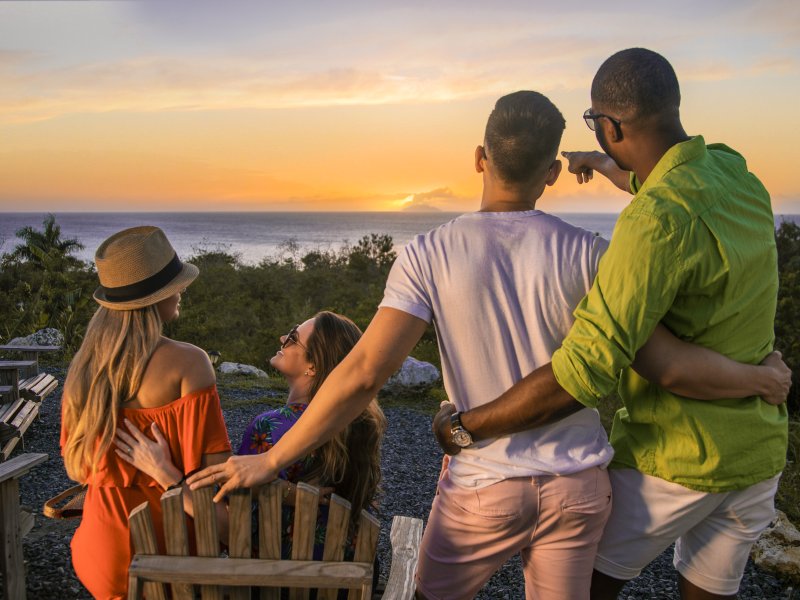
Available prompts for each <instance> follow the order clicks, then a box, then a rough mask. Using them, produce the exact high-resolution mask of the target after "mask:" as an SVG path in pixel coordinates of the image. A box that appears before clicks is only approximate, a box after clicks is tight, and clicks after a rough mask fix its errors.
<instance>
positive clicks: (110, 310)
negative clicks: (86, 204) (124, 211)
mask: <svg viewBox="0 0 800 600" xmlns="http://www.w3.org/2000/svg"><path fill="white" fill-rule="evenodd" d="M95 264H96V266H97V274H98V276H99V279H100V287H98V288H97V290H96V291H95V293H94V299H95V300H96V301H97V302H98V304H100V307H99V308H98V309H97V312H95V314H94V316H93V317H92V320H91V321H90V323H89V326H88V327H87V330H86V336H85V337H84V340H83V343H82V344H81V347H80V349H79V350H78V352H77V353H76V354H75V357H74V358H73V360H72V363H71V364H70V368H69V372H68V373H67V378H66V382H65V384H64V395H63V400H62V411H63V418H62V430H61V446H62V454H63V455H64V465H65V467H66V469H67V474H68V475H69V476H70V478H72V479H74V480H75V481H78V482H82V483H88V489H87V493H86V499H85V502H84V510H83V519H82V520H81V524H80V526H79V527H78V529H77V530H76V532H75V536H74V537H73V540H72V560H73V565H74V567H75V572H76V573H77V575H78V577H79V578H80V580H81V582H82V583H83V584H84V585H85V586H86V588H87V589H88V590H89V591H90V592H91V593H92V595H93V596H94V597H95V598H124V597H125V596H126V594H127V569H128V564H129V563H130V558H131V543H130V532H129V530H128V514H129V512H130V511H131V510H132V509H133V508H135V507H136V506H138V505H139V504H141V503H142V502H144V501H148V502H149V503H150V508H151V511H152V513H153V517H154V520H155V521H156V531H157V532H158V531H160V530H161V524H160V521H161V509H160V504H159V498H160V496H161V494H162V493H163V491H164V488H163V487H162V486H160V485H159V484H158V483H157V482H156V481H155V480H153V479H152V478H150V477H148V476H147V475H144V474H143V473H141V472H138V471H137V470H136V469H135V468H134V467H132V466H131V465H129V464H127V463H126V462H125V461H123V460H120V459H119V457H118V456H117V455H116V454H115V452H114V446H113V444H112V441H113V439H114V435H115V433H116V431H117V428H118V427H119V425H120V424H121V423H122V419H123V418H124V419H127V420H128V421H130V422H132V423H133V424H135V425H136V426H138V427H139V428H140V429H146V428H147V427H149V426H151V425H152V424H153V423H156V424H157V425H158V428H159V429H160V431H161V432H162V433H163V434H164V436H165V438H166V440H167V441H168V443H169V446H170V448H171V453H172V457H173V461H174V462H175V464H176V466H177V467H178V468H179V469H180V471H181V473H182V475H181V477H177V478H176V479H175V481H174V482H170V483H169V484H168V485H167V486H166V487H168V488H172V487H175V486H180V485H183V483H184V480H185V474H186V473H190V472H192V471H194V470H196V469H199V468H200V467H203V466H206V465H210V464H214V463H216V462H221V461H223V460H225V459H226V458H227V457H228V456H229V455H230V449H231V447H230V442H229V441H228V435H227V432H226V429H225V423H224V421H223V418H222V411H221V408H220V403H219V396H218V394H217V390H216V385H215V376H214V369H213V367H212V366H211V364H210V362H209V360H208V357H207V355H206V353H205V352H204V351H203V350H201V349H200V348H197V347H195V346H192V345H191V344H186V343H183V342H177V341H174V340H171V339H169V338H167V337H165V336H164V335H162V326H163V324H164V323H167V322H169V321H172V320H174V319H176V318H177V317H178V314H179V311H180V299H181V292H182V291H183V290H184V289H185V288H186V286H188V285H189V284H190V283H191V282H192V281H194V279H195V278H196V277H197V274H198V269H197V267H195V266H194V265H191V264H187V263H182V262H181V261H180V259H179V258H178V256H177V254H176V253H175V250H174V249H173V248H172V246H171V245H170V243H169V241H168V240H167V237H166V235H164V232H163V231H161V230H160V229H158V228H157V227H147V226H146V227H134V228H132V229H126V230H124V231H120V232H119V233H116V234H114V235H113V236H111V237H110V238H108V239H107V240H106V241H105V242H103V243H102V244H101V245H100V247H99V248H98V249H97V252H96V254H95ZM124 450H125V449H124V448H123V451H124ZM160 543H161V544H162V545H163V540H160Z"/></svg>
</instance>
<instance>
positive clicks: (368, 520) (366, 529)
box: [347, 510, 381, 600]
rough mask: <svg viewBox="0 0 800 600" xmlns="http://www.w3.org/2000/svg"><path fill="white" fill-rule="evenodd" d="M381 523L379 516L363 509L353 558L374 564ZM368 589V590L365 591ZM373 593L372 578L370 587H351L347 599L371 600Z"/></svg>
mask: <svg viewBox="0 0 800 600" xmlns="http://www.w3.org/2000/svg"><path fill="white" fill-rule="evenodd" d="M380 530H381V524H380V522H379V521H378V519H377V518H375V517H374V516H373V515H371V514H369V513H368V512H367V511H365V510H362V511H361V518H360V519H359V521H358V534H357V536H356V551H355V555H354V557H353V560H354V561H356V562H368V563H369V564H373V562H374V560H375V553H376V552H377V551H378V534H379V533H380ZM365 590H366V591H365ZM371 593H372V580H371V579H370V584H369V586H368V587H366V588H363V589H361V590H355V589H351V590H350V593H349V594H348V595H347V600H359V599H361V600H369V598H370V595H371Z"/></svg>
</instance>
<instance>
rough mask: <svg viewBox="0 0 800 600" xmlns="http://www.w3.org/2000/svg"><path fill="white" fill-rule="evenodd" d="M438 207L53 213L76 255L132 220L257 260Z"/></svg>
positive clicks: (8, 226)
mask: <svg viewBox="0 0 800 600" xmlns="http://www.w3.org/2000/svg"><path fill="white" fill-rule="evenodd" d="M556 214H557V215H558V216H559V217H561V218H562V219H564V220H565V221H567V222H569V223H572V224H574V225H577V226H578V227H583V228H584V229H587V230H589V231H591V232H595V233H599V234H600V235H602V236H603V237H605V238H610V237H611V235H612V233H613V230H614V224H615V223H616V221H617V217H618V215H616V214H612V213H569V214H559V213H556ZM458 215H459V213H444V212H425V213H422V212H420V213H410V212H396V213H387V212H350V213H341V212H340V213H333V212H327V213H308V212H302V213H301V212H297V213H291V212H260V213H259V212H236V213H223V212H197V213H185V212H183V213H121V212H107V213H99V212H95V213H77V212H72V213H55V217H56V221H57V222H58V224H59V225H60V226H61V232H62V236H63V237H65V238H77V239H78V240H79V241H80V242H81V243H83V244H84V246H85V249H84V250H83V251H81V252H79V253H77V256H78V257H79V258H81V259H82V260H91V259H92V257H93V255H94V251H95V249H96V248H97V247H98V246H99V245H100V243H101V242H102V241H103V240H104V239H106V238H107V237H108V236H110V235H111V234H113V233H115V232H117V231H120V230H121V229H125V228H127V227H134V226H137V225H156V226H158V227H161V228H162V229H163V230H164V231H165V232H166V233H167V236H168V237H169V239H170V241H171V242H172V244H173V246H174V247H175V250H176V251H177V252H178V254H179V256H181V257H183V258H187V257H190V256H192V255H193V254H196V253H197V252H198V251H200V250H222V251H225V252H230V253H236V254H238V255H239V256H240V257H241V260H242V261H244V262H246V263H249V264H256V263H258V262H259V261H261V260H262V259H264V258H265V257H270V256H278V255H280V254H281V253H282V252H286V251H288V249H289V247H290V246H294V247H296V248H297V249H298V250H299V251H300V252H301V253H302V252H303V251H306V250H316V249H323V250H338V249H340V248H341V247H342V246H344V245H345V244H347V243H350V244H355V243H356V242H358V240H359V239H361V238H362V237H363V236H365V235H369V234H371V233H378V234H388V235H391V236H392V238H393V240H394V243H395V248H396V249H399V248H400V247H402V246H403V245H404V244H406V243H407V242H408V241H409V240H411V239H412V238H413V237H414V236H415V235H417V234H420V233H425V232H426V231H429V230H430V229H433V228H434V227H437V226H439V225H441V224H442V223H446V222H447V221H450V220H451V219H454V218H455V217H457V216H458ZM45 217H46V214H45V213H9V212H6V213H0V253H2V252H10V251H11V250H12V249H13V248H14V246H15V245H16V244H17V243H18V241H19V240H18V239H17V238H16V236H15V235H14V234H15V232H16V231H17V230H18V229H19V228H21V227H24V226H26V225H30V226H33V227H36V228H38V229H40V228H41V227H42V221H43V220H44V218H45ZM783 219H788V220H792V221H794V222H797V223H800V215H776V219H775V220H776V223H780V221H781V220H783Z"/></svg>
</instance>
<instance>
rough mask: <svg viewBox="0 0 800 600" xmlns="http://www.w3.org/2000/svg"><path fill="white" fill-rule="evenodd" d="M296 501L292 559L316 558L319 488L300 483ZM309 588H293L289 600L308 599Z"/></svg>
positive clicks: (297, 487)
mask: <svg viewBox="0 0 800 600" xmlns="http://www.w3.org/2000/svg"><path fill="white" fill-rule="evenodd" d="M296 489H297V492H296V496H295V501H294V526H293V528H292V560H311V559H312V558H314V538H315V537H316V533H317V512H318V511H319V490H318V489H317V488H315V487H313V486H310V485H308V484H307V483H298V484H297V486H296ZM308 597H309V590H308V589H305V588H292V589H291V590H289V600H308Z"/></svg>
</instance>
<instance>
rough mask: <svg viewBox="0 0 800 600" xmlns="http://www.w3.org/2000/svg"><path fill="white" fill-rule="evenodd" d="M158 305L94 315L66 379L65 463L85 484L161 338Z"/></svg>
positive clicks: (113, 433) (102, 312) (99, 310)
mask: <svg viewBox="0 0 800 600" xmlns="http://www.w3.org/2000/svg"><path fill="white" fill-rule="evenodd" d="M161 329H162V322H161V317H160V316H159V314H158V310H157V308H156V306H155V305H152V306H147V307H144V308H140V309H136V310H124V311H122V310H109V309H107V308H104V307H100V308H98V309H97V311H96V312H95V313H94V316H93V317H92V320H91V321H90V322H89V326H88V327H87V328H86V335H85V337H84V338H83V343H82V344H81V347H80V348H79V349H78V352H77V353H76V354H75V357H74V358H73V359H72V362H71V363H70V366H69V371H68V372H67V378H66V382H65V383H64V394H63V400H62V402H63V403H64V406H63V422H62V428H63V429H64V430H65V431H66V433H67V437H66V443H65V445H64V466H65V467H66V469H67V475H69V477H70V479H73V480H74V481H78V482H80V483H85V482H86V481H87V479H89V477H91V475H93V474H94V473H95V472H96V471H97V466H98V464H99V462H100V460H101V459H102V457H103V456H104V455H105V453H106V452H107V451H108V449H109V448H110V447H111V443H112V441H113V439H114V435H115V433H116V430H117V420H118V415H119V410H120V408H121V407H122V405H123V404H124V403H125V402H127V401H128V400H130V399H132V398H134V397H135V396H136V394H137V393H138V391H139V387H140V386H141V383H142V377H143V375H144V371H145V368H146V367H147V363H148V361H149V360H150V357H151V356H152V355H153V352H154V351H155V349H156V346H157V345H158V343H159V340H160V338H161Z"/></svg>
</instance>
